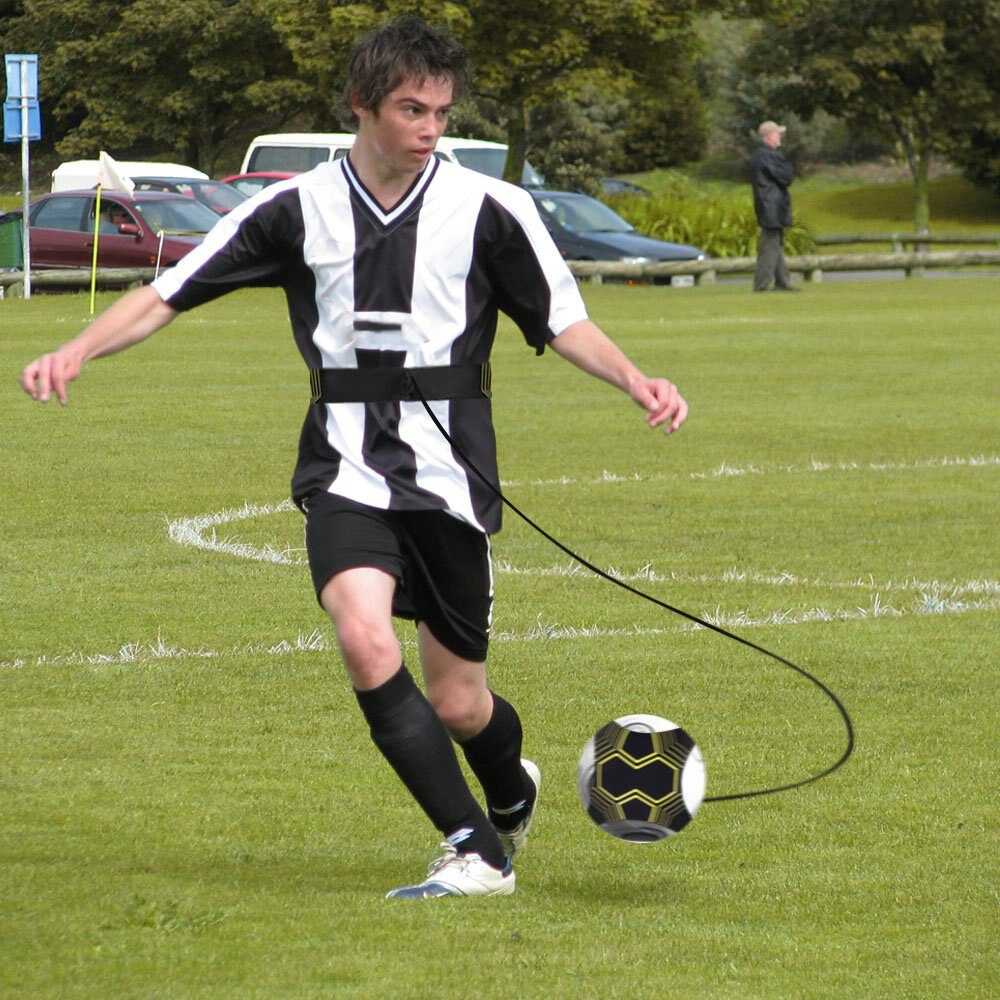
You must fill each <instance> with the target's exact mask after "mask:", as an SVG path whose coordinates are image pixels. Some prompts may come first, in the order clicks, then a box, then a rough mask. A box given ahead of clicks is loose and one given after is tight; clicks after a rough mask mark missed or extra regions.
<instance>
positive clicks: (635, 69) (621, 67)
mask: <svg viewBox="0 0 1000 1000" xmlns="http://www.w3.org/2000/svg"><path fill="white" fill-rule="evenodd" d="M696 2H697V0H629V2H627V3H623V2H620V0H505V2H503V3H497V2H496V0H467V2H464V3H454V2H448V0H376V2H373V3H364V4H360V3H342V2H338V0H325V2H309V3H287V2H285V3H282V2H279V0H272V7H271V9H272V12H273V15H274V23H275V27H276V30H277V31H278V32H279V33H280V34H281V36H282V38H283V39H284V41H285V44H286V46H287V47H288V49H289V51H290V52H291V53H292V55H293V57H294V59H295V61H296V65H297V66H298V67H299V69H300V70H301V71H302V72H303V74H304V75H305V76H307V77H308V78H309V79H310V80H311V81H313V83H314V84H315V85H316V86H317V87H319V88H320V89H321V90H323V91H337V90H339V89H340V87H342V85H343V84H342V77H341V76H340V74H339V67H340V66H342V64H343V55H345V54H346V48H347V46H349V44H350V43H351V42H352V41H353V40H354V38H355V37H356V36H357V34H358V33H359V32H360V31H363V30H366V29H369V28H373V27H375V26H376V25H377V24H380V23H381V22H382V21H383V20H385V18H386V17H391V16H398V15H400V14H404V13H409V14H418V15H420V16H422V17H424V18H425V19H426V20H428V21H430V22H431V23H437V24H444V25H446V26H447V27H449V28H450V29H451V30H452V31H453V32H454V33H455V35H456V36H457V37H458V38H459V39H460V40H461V41H462V42H463V43H464V44H465V45H466V46H467V47H468V48H469V50H470V52H471V54H472V62H473V67H474V70H475V80H474V85H473V89H474V94H475V96H476V97H477V98H479V99H480V100H484V101H488V102H490V103H491V104H492V105H493V106H494V107H499V108H501V109H503V114H504V116H505V119H506V120H505V138H506V141H507V145H508V147H509V153H508V159H507V165H506V168H505V173H504V175H505V177H507V178H508V179H513V180H518V179H520V177H521V170H522V167H523V165H524V160H525V158H526V156H527V154H528V152H529V145H530V121H529V119H530V114H531V112H532V110H533V109H535V108H540V107H543V106H545V105H552V104H556V103H558V102H560V101H564V100H567V99H570V100H572V99H573V98H575V97H578V96H579V95H580V94H581V93H582V92H584V90H586V89H587V88H588V87H592V86H593V85H594V84H595V83H598V84H600V83H601V82H602V80H604V81H606V80H607V79H608V78H610V77H617V78H618V80H619V81H620V82H621V84H623V85H625V84H628V83H632V82H636V83H639V84H643V85H646V86H647V87H648V88H650V89H652V88H656V87H661V88H663V90H664V95H665V101H666V102H667V103H669V90H668V88H669V85H670V83H671V81H673V80H675V79H677V78H678V76H679V75H683V72H682V71H683V70H685V69H686V67H687V66H689V64H690V62H691V60H692V58H693V53H694V48H695V38H694V35H693V32H692V30H691V23H692V17H693V13H694V10H695V7H696ZM686 93H688V94H690V91H686Z"/></svg>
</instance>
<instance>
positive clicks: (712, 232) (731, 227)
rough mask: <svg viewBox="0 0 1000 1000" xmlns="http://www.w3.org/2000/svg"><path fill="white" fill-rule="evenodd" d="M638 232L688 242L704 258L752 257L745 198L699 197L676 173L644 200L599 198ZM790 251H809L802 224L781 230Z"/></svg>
mask: <svg viewBox="0 0 1000 1000" xmlns="http://www.w3.org/2000/svg"><path fill="white" fill-rule="evenodd" d="M605 200H606V201H607V202H608V204H609V205H610V206H611V207H612V208H613V209H614V210H615V211H616V212H618V214H619V215H621V216H622V217H624V218H625V219H627V220H628V221H629V222H631V223H632V225H633V226H635V228H636V229H638V230H639V231H640V232H642V233H645V234H646V235H647V236H653V237H655V238H656V239H659V240H669V241H671V242H674V243H689V244H691V245H692V246H696V247H700V248H701V249H702V250H704V251H705V253H707V254H708V255H709V256H710V257H753V256H755V255H756V253H757V235H758V232H759V227H758V225H757V218H756V216H755V215H754V210H753V202H752V200H751V199H750V196H749V193H747V194H728V193H725V194H724V193H703V192H698V191H696V190H695V189H694V188H693V187H692V186H691V184H690V183H689V182H688V181H687V179H686V178H684V177H682V176H680V175H676V176H675V177H672V178H671V180H670V182H669V184H668V185H667V186H666V187H665V188H664V189H663V190H661V191H659V192H657V193H656V194H652V195H649V196H645V195H634V194H620V195H611V196H609V197H608V198H607V199H605ZM785 235H786V240H785V245H786V247H787V249H788V251H789V252H790V253H795V254H799V253H810V252H812V250H813V249H814V248H815V243H814V241H813V238H812V235H811V234H810V233H809V231H808V230H807V229H805V228H804V227H802V226H795V227H793V228H792V229H789V230H788V231H787V232H786V234H785Z"/></svg>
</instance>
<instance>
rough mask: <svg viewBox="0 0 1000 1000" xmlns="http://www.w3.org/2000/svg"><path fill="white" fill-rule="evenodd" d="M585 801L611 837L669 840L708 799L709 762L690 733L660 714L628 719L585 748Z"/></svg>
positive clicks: (581, 785)
mask: <svg viewBox="0 0 1000 1000" xmlns="http://www.w3.org/2000/svg"><path fill="white" fill-rule="evenodd" d="M576 786H577V790H578V791H579V793H580V801H581V802H583V808H584V809H586V810H587V814H588V815H589V816H590V818H591V819H592V820H593V821H594V822H595V823H596V824H597V825H598V826H599V827H600V828H601V829H602V830H604V831H605V832H606V833H610V834H611V835H612V836H613V837H618V838H619V839H621V840H628V841H631V842H633V843H636V844H649V843H652V842H653V841H656V840H663V839H664V838H666V837H670V836H672V835H673V834H675V833H678V832H679V831H680V830H682V829H684V827H685V826H686V825H687V824H688V822H689V820H690V819H691V817H692V816H694V814H695V813H696V812H697V811H698V807H699V806H700V805H701V803H702V800H703V799H704V798H705V763H704V761H703V760H702V757H701V751H700V750H699V749H698V747H697V746H696V745H695V742H694V740H693V739H691V737H690V736H688V734H687V733H686V732H685V731H684V730H683V729H681V728H680V726H678V725H676V723H673V722H671V721H670V720H669V719H661V718H660V717H659V716H656V715H626V716H623V717H622V718H620V719H615V721H614V722H609V723H608V724H607V725H606V726H602V727H601V728H600V729H599V730H598V731H597V732H596V733H595V734H594V735H593V736H592V737H591V739H590V740H589V742H588V743H587V745H586V746H585V747H584V748H583V754H582V755H581V757H580V763H579V765H578V767H577V772H576Z"/></svg>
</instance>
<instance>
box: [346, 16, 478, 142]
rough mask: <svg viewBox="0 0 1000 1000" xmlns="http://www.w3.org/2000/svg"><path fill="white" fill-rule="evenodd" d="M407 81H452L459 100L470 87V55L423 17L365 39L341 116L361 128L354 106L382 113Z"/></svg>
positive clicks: (354, 55) (356, 52)
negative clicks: (389, 99) (382, 107)
mask: <svg viewBox="0 0 1000 1000" xmlns="http://www.w3.org/2000/svg"><path fill="white" fill-rule="evenodd" d="M406 80H420V81H423V80H450V81H451V83H452V87H453V95H454V98H455V100H457V99H458V98H459V97H460V96H461V95H462V93H463V91H464V90H465V88H466V87H467V86H468V83H469V53H468V51H467V50H466V49H465V47H464V46H463V45H462V44H461V43H459V42H458V41H456V39H455V38H454V37H453V36H452V35H451V34H450V33H449V32H448V31H447V30H446V29H444V28H435V27H432V26H431V25H429V24H428V23H427V22H426V21H423V20H421V19H420V18H419V17H400V18H396V19H394V20H392V21H388V22H386V23H385V24H383V25H382V27H380V28H376V29H375V30H374V31H370V32H368V34H366V35H363V36H362V37H361V38H360V39H359V40H358V42H357V44H356V45H355V46H354V49H353V50H352V52H351V55H350V58H349V59H348V62H347V83H346V85H345V86H344V93H343V97H342V99H341V103H340V116H341V119H342V120H343V122H344V124H345V125H346V126H348V127H349V128H357V126H358V116H357V115H356V114H355V113H354V110H353V109H352V107H351V105H352V104H355V103H356V104H360V105H361V106H362V107H364V108H368V109H369V110H370V111H378V109H379V107H380V106H381V104H382V102H383V101H384V100H385V99H386V97H388V95H389V94H391V93H392V92H393V91H394V90H395V89H396V88H397V87H398V86H399V85H400V84H401V83H403V82H404V81H406Z"/></svg>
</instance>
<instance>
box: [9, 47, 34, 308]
mask: <svg viewBox="0 0 1000 1000" xmlns="http://www.w3.org/2000/svg"><path fill="white" fill-rule="evenodd" d="M4 70H5V75H6V77H7V100H6V101H4V105H3V141H4V142H18V141H20V143H21V198H22V211H21V242H22V245H23V247H24V297H25V298H26V299H30V298H31V246H30V240H29V228H28V207H29V205H30V204H31V195H30V190H29V188H30V176H29V175H30V170H29V166H30V161H29V156H28V143H29V142H30V141H31V140H33V139H41V137H42V116H41V110H40V108H39V104H38V56H37V55H5V56H4Z"/></svg>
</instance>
